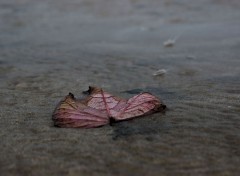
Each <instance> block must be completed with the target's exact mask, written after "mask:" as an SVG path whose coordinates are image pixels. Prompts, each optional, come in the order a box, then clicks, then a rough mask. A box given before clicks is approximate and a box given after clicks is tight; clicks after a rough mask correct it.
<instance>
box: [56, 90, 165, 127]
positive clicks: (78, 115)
mask: <svg viewBox="0 0 240 176" xmlns="http://www.w3.org/2000/svg"><path fill="white" fill-rule="evenodd" d="M88 93H89V95H88V96H87V97H86V98H85V99H82V100H81V99H75V98H74V96H73V94H71V93H69V95H68V96H66V97H65V98H64V99H63V100H62V101H61V102H60V103H59V104H58V105H57V107H56V109H55V111H54V113H53V115H52V118H53V121H54V124H55V125H56V126H59V127H73V128H77V127H79V128H92V127H98V126H102V125H106V124H108V123H109V121H110V118H113V119H114V120H115V121H121V120H127V119H131V118H134V117H138V116H142V115H146V114H151V113H154V112H160V111H163V110H164V109H165V108H166V106H165V105H164V104H163V103H162V102H161V101H160V100H159V99H158V98H157V97H155V96H153V95H152V94H150V93H141V94H138V95H136V96H134V97H132V98H130V99H128V100H125V99H122V98H119V97H116V96H113V95H111V94H109V93H107V92H104V91H103V90H102V89H100V88H96V87H89V90H88Z"/></svg>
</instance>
